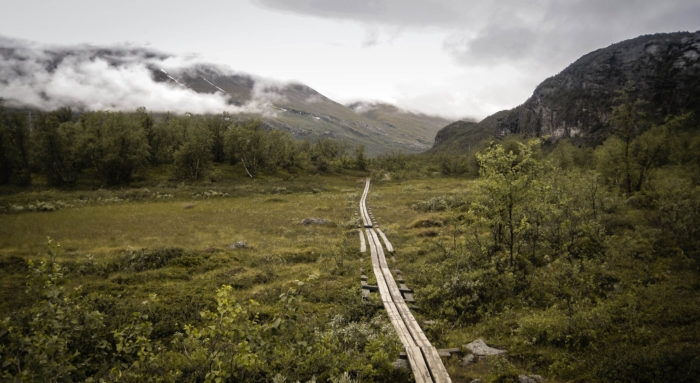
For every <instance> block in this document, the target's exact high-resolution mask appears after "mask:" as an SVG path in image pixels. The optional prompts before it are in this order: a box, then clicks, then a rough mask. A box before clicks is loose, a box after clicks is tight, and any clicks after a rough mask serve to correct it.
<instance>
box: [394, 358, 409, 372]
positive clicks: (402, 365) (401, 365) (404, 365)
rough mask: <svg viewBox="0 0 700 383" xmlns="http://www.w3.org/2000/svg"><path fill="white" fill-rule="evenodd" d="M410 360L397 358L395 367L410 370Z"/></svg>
mask: <svg viewBox="0 0 700 383" xmlns="http://www.w3.org/2000/svg"><path fill="white" fill-rule="evenodd" d="M408 367H409V366H408V361H407V360H406V359H396V360H395V361H394V368H396V369H399V370H408Z"/></svg>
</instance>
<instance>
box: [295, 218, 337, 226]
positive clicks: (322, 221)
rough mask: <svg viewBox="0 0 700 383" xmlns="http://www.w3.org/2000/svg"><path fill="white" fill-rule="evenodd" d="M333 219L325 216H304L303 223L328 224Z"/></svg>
mask: <svg viewBox="0 0 700 383" xmlns="http://www.w3.org/2000/svg"><path fill="white" fill-rule="evenodd" d="M329 223H331V221H329V220H327V219H324V218H304V219H302V220H301V224H302V225H327V224H329Z"/></svg>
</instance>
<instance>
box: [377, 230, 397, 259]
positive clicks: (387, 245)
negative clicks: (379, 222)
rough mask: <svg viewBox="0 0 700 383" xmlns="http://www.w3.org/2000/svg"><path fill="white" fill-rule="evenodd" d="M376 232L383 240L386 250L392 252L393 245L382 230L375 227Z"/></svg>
mask: <svg viewBox="0 0 700 383" xmlns="http://www.w3.org/2000/svg"><path fill="white" fill-rule="evenodd" d="M377 233H379V236H380V237H382V240H383V241H384V246H385V247H386V251H388V252H390V253H393V252H394V246H393V245H392V244H391V242H389V239H387V237H386V235H384V232H383V231H382V230H381V229H377Z"/></svg>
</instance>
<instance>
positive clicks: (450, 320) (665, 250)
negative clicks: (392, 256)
mask: <svg viewBox="0 0 700 383" xmlns="http://www.w3.org/2000/svg"><path fill="white" fill-rule="evenodd" d="M632 108H633V107H628V106H624V107H621V108H619V109H618V110H616V112H615V116H616V123H617V124H618V126H619V127H620V129H619V130H618V133H617V134H616V135H614V136H612V137H610V138H609V139H608V140H607V141H606V142H605V143H604V144H602V145H601V146H599V147H597V148H595V149H593V150H591V149H589V148H577V147H576V146H574V145H571V144H570V143H568V142H559V143H557V144H556V146H554V147H552V146H551V145H549V147H547V146H543V145H542V143H541V142H540V141H538V140H530V141H522V142H517V141H510V142H502V143H491V144H490V145H489V146H488V147H486V148H485V149H483V150H482V151H481V152H479V153H477V154H476V159H477V161H478V163H479V169H480V170H479V172H480V178H479V180H478V181H477V190H476V191H475V193H474V194H472V195H470V198H469V200H467V201H466V202H465V203H462V204H455V203H453V204H452V207H449V205H447V206H448V207H447V208H444V209H437V208H438V207H440V205H439V204H435V203H434V201H426V202H425V203H423V204H417V205H416V208H421V209H426V208H425V207H423V206H427V207H428V208H430V207H435V209H430V211H439V210H444V211H446V212H447V213H446V214H445V215H444V217H445V218H444V219H445V220H446V226H445V227H446V228H449V229H448V230H446V231H448V232H449V234H453V233H456V234H454V235H456V237H455V236H454V235H453V236H450V237H443V238H441V239H438V240H436V241H435V242H434V246H435V249H434V251H433V253H432V255H431V256H430V257H428V258H427V259H424V260H422V261H421V262H420V263H421V265H416V266H410V265H409V266H406V267H414V268H415V270H414V275H421V276H423V278H424V280H423V281H422V283H423V286H424V287H423V289H422V291H420V292H421V293H422V294H421V296H424V297H427V298H428V299H426V300H423V301H422V302H421V304H422V306H423V308H424V309H425V310H426V311H433V312H438V313H440V314H439V315H440V317H441V318H442V320H443V321H444V322H443V323H445V325H446V326H448V325H447V324H451V325H452V326H456V327H457V328H458V329H456V330H453V331H452V332H451V334H452V337H454V338H457V339H461V338H462V337H464V335H463V334H464V331H463V330H459V329H469V330H468V331H467V333H469V334H474V333H476V334H478V335H480V336H484V335H488V336H489V337H490V338H491V339H492V340H495V341H497V342H500V344H502V345H504V346H505V347H507V348H508V349H509V351H510V355H511V358H512V360H518V361H520V362H521V366H526V368H528V369H530V370H536V371H538V372H540V373H542V374H544V375H549V376H557V377H560V378H562V379H565V380H576V381H610V382H661V381H664V382H665V381H674V382H694V381H697V377H698V376H700V357H698V355H700V306H699V305H698V304H697V302H698V299H700V283H699V282H700V279H698V276H699V275H700V274H699V273H700V242H699V241H698V234H700V233H699V232H698V229H697V228H698V225H700V187H699V186H698V182H699V181H700V178H699V175H700V164H699V163H698V160H700V150H698V143H699V142H700V135H699V134H698V129H697V125H696V123H695V122H693V119H692V116H690V115H682V116H678V117H674V118H671V119H668V120H667V122H666V123H664V124H661V125H658V126H653V127H644V128H639V125H640V124H641V123H642V121H640V120H639V119H638V118H639V117H638V116H639V115H635V113H633V110H632ZM632 130H635V131H634V132H631V131H632ZM428 202H430V203H428ZM433 219H435V218H433ZM435 281H444V283H435ZM469 340H470V339H469V338H467V337H465V339H464V340H463V341H469ZM506 370H508V369H506ZM509 371H511V372H507V373H505V375H503V376H500V378H498V379H511V378H513V377H512V376H510V377H508V374H512V371H513V370H509ZM515 371H517V370H515ZM494 379H495V378H494Z"/></svg>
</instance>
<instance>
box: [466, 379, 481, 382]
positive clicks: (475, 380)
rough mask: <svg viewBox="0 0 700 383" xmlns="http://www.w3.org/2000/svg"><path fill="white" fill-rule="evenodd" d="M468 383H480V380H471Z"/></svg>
mask: <svg viewBox="0 0 700 383" xmlns="http://www.w3.org/2000/svg"><path fill="white" fill-rule="evenodd" d="M469 383H481V379H472V381H471V382H469Z"/></svg>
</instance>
